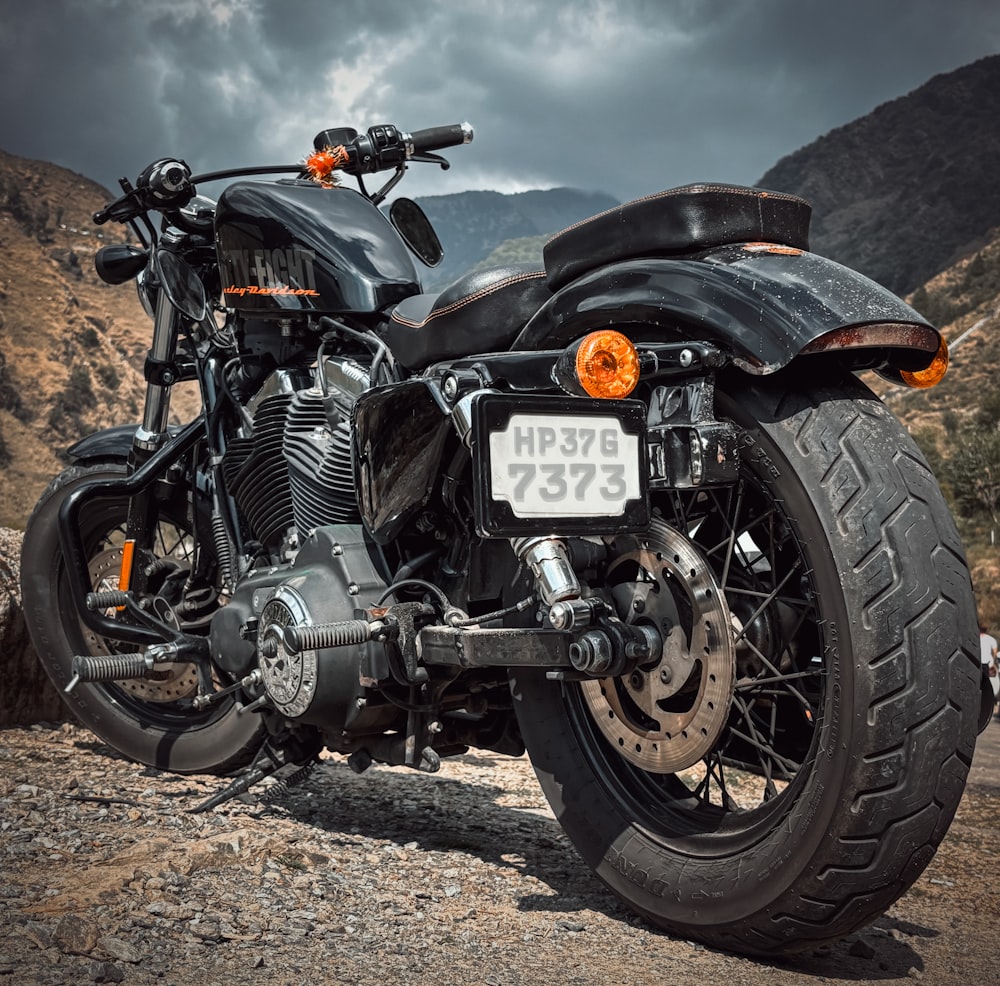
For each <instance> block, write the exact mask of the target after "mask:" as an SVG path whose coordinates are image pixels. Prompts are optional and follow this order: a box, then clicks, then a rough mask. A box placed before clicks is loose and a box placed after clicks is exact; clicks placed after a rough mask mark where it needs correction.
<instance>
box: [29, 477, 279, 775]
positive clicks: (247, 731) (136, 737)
mask: <svg viewBox="0 0 1000 986" xmlns="http://www.w3.org/2000/svg"><path fill="white" fill-rule="evenodd" d="M124 474H125V467H124V466H123V465H121V464H119V463H107V464H98V465H90V466H74V467H72V468H70V469H67V470H66V471H65V472H63V473H62V474H61V475H60V476H58V477H57V478H56V479H55V480H53V481H52V483H51V484H50V486H49V488H48V489H47V490H46V491H45V493H44V494H43V496H42V498H41V500H40V501H39V503H38V505H37V506H36V507H35V510H34V512H33V513H32V516H31V519H30V520H29V521H28V525H27V529H26V531H25V535H24V546H23V549H22V558H21V581H22V596H23V602H24V611H25V617H26V620H27V623H28V629H29V632H30V634H31V639H32V643H33V644H34V647H35V650H36V651H37V652H38V656H39V658H40V660H41V662H42V664H43V666H44V667H45V670H46V672H47V673H48V675H49V677H50V678H51V679H52V681H53V683H54V684H55V686H56V687H57V688H58V689H59V690H60V691H62V690H63V689H64V688H65V687H66V685H67V684H68V682H69V681H70V679H71V677H72V674H71V664H72V660H73V655H75V654H93V655H100V654H113V653H116V652H121V651H132V650H134V649H135V648H134V647H133V646H132V645H130V644H121V643H119V642H117V641H113V640H109V639H106V638H104V637H102V636H100V635H98V634H96V633H95V632H94V631H93V630H91V629H90V628H88V627H87V626H85V625H84V624H83V623H82V622H81V620H80V618H79V616H78V615H77V612H76V608H75V606H74V604H73V599H72V595H71V592H70V587H69V582H68V580H67V577H66V565H65V561H64V559H63V555H62V550H61V548H60V545H59V535H58V527H57V518H58V515H59V508H60V507H61V505H62V503H63V502H64V500H65V499H66V497H67V496H68V495H69V493H71V492H72V491H73V490H74V489H76V488H77V487H78V486H80V485H81V484H82V483H84V482H87V481H90V480H93V479H112V478H118V477H121V476H123V475H124ZM127 510H128V501H127V500H126V499H122V500H113V499H108V500H100V501H94V502H92V503H91V504H89V505H88V506H87V507H86V508H85V509H84V511H83V515H82V519H81V531H80V533H81V537H82V540H83V544H84V547H85V549H86V552H87V558H88V568H89V573H90V580H91V585H92V587H93V588H94V590H95V591H104V590H107V589H116V588H117V586H118V573H119V570H120V567H121V558H122V544H123V542H124V538H125V518H126V514H127ZM189 514H190V511H189V509H188V505H187V504H186V503H185V502H174V501H168V502H165V503H162V504H161V505H160V507H159V516H158V519H157V523H156V528H155V532H154V536H153V544H152V551H153V554H154V555H155V558H156V561H155V562H154V563H153V565H152V566H151V568H152V569H153V570H154V572H153V574H152V576H151V581H152V583H153V585H152V587H153V588H155V589H156V590H157V591H158V592H159V593H160V594H161V595H163V596H164V597H165V598H167V599H169V600H171V601H172V602H174V603H180V602H181V598H182V596H183V595H184V592H185V589H187V590H188V591H190V585H189V584H188V582H189V580H188V576H189V575H190V573H191V571H192V569H193V567H194V566H195V561H196V537H195V534H194V530H193V527H194V525H193V524H192V522H191V520H190V516H189ZM201 595H202V598H201V599H200V603H201V605H195V606H193V607H187V608H186V609H185V608H184V607H179V610H180V611H181V612H184V613H185V616H184V617H182V626H183V628H184V629H185V630H189V631H195V632H197V631H198V630H199V629H202V630H204V629H207V620H208V618H209V616H210V614H211V610H212V608H213V602H212V600H211V599H208V598H205V597H206V589H205V587H202V594H201ZM208 595H210V593H208ZM196 602H199V600H198V599H196ZM219 684H225V682H221V681H220V682H219ZM197 690H198V674H197V669H196V667H195V665H194V664H163V665H161V666H160V667H158V668H156V669H155V670H154V672H153V674H152V675H151V677H149V678H143V679H132V680H123V681H116V682H107V683H94V684H78V685H77V686H76V687H75V688H74V689H73V691H72V692H71V693H70V694H69V695H65V694H64V696H63V697H64V700H65V701H66V703H67V705H68V706H69V708H70V709H71V710H72V711H73V713H74V714H75V715H76V716H77V717H78V718H79V719H80V721H81V722H82V723H83V724H84V725H86V726H87V727H89V728H90V729H91V730H93V731H94V732H95V733H96V734H97V735H98V736H100V737H101V738H102V739H103V740H105V741H106V742H107V743H109V744H110V745H111V746H113V747H114V748H115V749H116V750H118V751H120V752H121V753H123V754H125V755H126V756H127V757H129V758H131V759H133V760H138V761H139V762H140V763H145V764H149V765H151V766H154V767H159V768H161V769H163V770H171V771H175V772H178V773H229V772H232V771H234V770H236V769H238V768H240V767H242V766H245V765H246V764H247V763H249V762H250V760H251V759H252V758H253V755H254V753H255V752H256V751H257V749H258V748H259V747H260V744H261V742H262V740H263V724H262V722H261V720H260V717H259V716H255V715H246V716H240V715H239V714H238V708H237V706H236V704H235V702H234V701H233V700H232V699H231V698H230V699H224V700H222V701H221V702H219V703H218V704H217V705H216V706H214V707H212V708H211V709H209V710H206V711H202V712H197V711H195V709H194V707H193V705H192V701H191V700H192V699H193V698H194V696H195V695H196V694H197Z"/></svg>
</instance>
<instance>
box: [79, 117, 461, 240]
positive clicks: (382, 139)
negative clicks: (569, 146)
mask: <svg viewBox="0 0 1000 986" xmlns="http://www.w3.org/2000/svg"><path fill="white" fill-rule="evenodd" d="M472 138H473V130H472V127H471V126H470V125H469V124H468V123H453V124H449V125H447V126H443V127H428V128H427V129H425V130H415V131H414V132H413V133H405V132H403V131H401V130H399V129H398V128H397V127H395V126H393V125H392V124H382V125H379V126H375V127H369V128H368V130H367V132H366V133H363V134H359V133H358V132H357V131H356V130H353V129H351V128H349V127H341V128H337V129H331V130H323V131H321V132H320V133H318V134H317V135H316V137H315V139H314V140H313V147H314V148H315V149H316V152H317V153H324V152H327V151H335V152H337V153H336V154H335V155H334V157H333V163H332V165H331V169H332V170H336V171H344V172H346V173H347V174H350V175H354V176H356V177H358V178H359V179H360V176H361V175H366V174H374V173H375V172H377V171H388V170H391V169H393V168H395V169H402V168H403V166H404V165H405V164H406V162H407V161H408V160H413V161H428V162H434V163H437V164H440V165H441V166H442V167H447V166H448V162H447V161H445V160H444V158H441V157H438V156H437V155H436V154H434V152H435V151H440V150H443V149H444V148H446V147H457V146H459V145H461V144H468V143H470V142H471V141H472ZM278 172H296V173H299V174H301V175H303V177H305V176H306V175H307V174H309V169H306V170H304V169H303V166H302V165H301V164H296V165H277V166H275V167H255V168H242V169H234V170H231V171H217V172H211V173H207V174H203V175H194V176H192V174H191V169H190V168H189V167H188V166H187V164H186V163H185V162H184V161H180V160H175V159H173V158H162V159H161V160H159V161H154V162H153V163H152V164H151V165H149V166H148V167H147V168H145V169H144V170H143V172H142V174H141V175H139V177H138V178H137V179H136V184H135V186H133V185H132V184H131V182H129V181H128V180H127V179H125V178H123V179H122V180H121V186H122V189H123V191H124V192H125V194H124V195H123V196H122V197H121V198H118V199H116V200H115V201H114V202H112V203H110V204H109V205H106V206H105V207H104V208H103V209H101V210H99V211H98V212H95V213H94V222H95V223H96V224H97V225H98V226H102V225H104V223H107V222H111V221H114V222H119V223H127V222H131V221H132V220H134V219H136V218H137V217H138V216H140V215H142V214H143V213H145V212H148V211H149V210H151V209H152V210H156V211H158V212H173V211H176V210H178V209H181V208H182V207H183V206H185V205H187V203H188V202H190V201H191V199H192V198H194V195H195V186H196V185H197V184H198V183H199V182H204V181H213V180H215V179H218V178H235V177H238V176H241V175H251V174H276V173H278ZM314 177H320V176H319V175H315V174H314Z"/></svg>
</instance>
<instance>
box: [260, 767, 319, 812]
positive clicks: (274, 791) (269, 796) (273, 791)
mask: <svg viewBox="0 0 1000 986" xmlns="http://www.w3.org/2000/svg"><path fill="white" fill-rule="evenodd" d="M318 766H319V763H318V762H317V761H315V760H310V761H309V763H306V764H303V765H302V766H301V767H299V769H298V770H296V771H294V772H293V773H291V774H289V775H288V776H287V777H283V778H281V780H279V781H278V783H277V784H272V785H271V787H269V788H267V789H266V790H265V791H263V792H261V795H260V801H261V803H262V804H270V803H271V802H272V801H277V800H278V799H279V798H280V797H281V796H282V795H284V794H285V793H287V791H288V790H289V788H293V787H298V786H299V785H300V784H302V783H303V782H305V781H306V780H308V779H309V777H310V776H311V775H312V773H313V771H315V770H316V768H317V767H318Z"/></svg>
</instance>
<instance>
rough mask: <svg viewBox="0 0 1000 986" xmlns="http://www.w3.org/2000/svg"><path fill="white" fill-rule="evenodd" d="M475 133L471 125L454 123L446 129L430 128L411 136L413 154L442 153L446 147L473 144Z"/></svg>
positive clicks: (416, 131)
mask: <svg viewBox="0 0 1000 986" xmlns="http://www.w3.org/2000/svg"><path fill="white" fill-rule="evenodd" d="M472 137H473V131H472V125H471V124H469V123H452V124H450V125H449V126H446V127H428V128H427V129H426V130H415V131H414V132H413V133H411V134H410V144H411V146H412V147H413V151H412V152H411V153H412V154H423V153H425V152H427V151H440V150H442V149H443V148H445V147H457V146H458V145H459V144H469V143H471V142H472Z"/></svg>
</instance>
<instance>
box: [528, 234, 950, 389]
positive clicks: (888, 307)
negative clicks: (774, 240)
mask: <svg viewBox="0 0 1000 986" xmlns="http://www.w3.org/2000/svg"><path fill="white" fill-rule="evenodd" d="M887 324H888V325H892V326H910V327H912V328H913V329H914V330H916V331H913V332H910V333H908V334H907V333H905V332H904V333H896V334H895V336H894V337H893V340H892V341H891V342H889V343H887V342H886V341H885V339H886V334H885V333H884V331H881V332H880V331H879V330H882V329H884V327H885V326H886V325H887ZM608 326H614V327H616V328H625V327H628V328H627V329H626V331H627V334H628V335H630V336H631V337H632V338H633V339H634V340H635V341H636V342H640V341H646V342H649V341H659V340H664V339H669V340H674V339H676V340H677V341H684V340H704V341H708V342H712V343H714V344H716V345H719V346H721V347H723V348H724V349H726V350H727V351H730V352H731V353H732V355H733V359H734V362H735V363H736V365H737V366H739V367H741V368H742V369H744V370H746V371H748V372H750V373H755V374H768V373H774V372H776V371H777V370H780V369H781V368H782V367H784V366H787V365H788V363H790V362H791V361H792V360H793V359H794V358H795V357H796V356H798V355H799V354H800V353H801V352H802V351H803V350H804V349H806V347H807V346H809V344H810V343H814V342H816V341H817V340H819V339H820V337H822V336H824V335H826V334H827V333H830V332H832V331H834V330H837V329H845V328H853V329H856V330H857V331H856V332H853V333H852V340H851V343H850V344H851V346H852V347H853V348H865V346H866V345H867V346H870V347H879V348H882V347H886V346H887V345H888V346H890V347H892V348H894V349H896V350H897V351H900V352H901V351H903V350H906V349H910V350H919V351H920V352H923V353H925V354H926V359H923V358H921V365H926V364H927V363H929V362H930V359H931V357H932V356H933V354H934V353H935V352H936V351H937V346H938V344H939V342H940V336H939V335H938V333H937V330H936V329H934V327H933V326H931V325H930V324H929V323H928V322H927V321H926V320H925V319H924V318H922V317H921V316H920V315H919V314H918V313H917V312H915V311H914V310H913V309H912V308H911V307H910V306H909V305H907V304H906V303H905V302H903V301H902V300H901V299H899V298H897V297H896V296H895V295H894V294H892V293H891V292H889V291H887V290H886V289H885V288H883V287H882V286H881V285H879V284H876V283H875V282H874V281H872V280H870V279H869V278H867V277H865V276H864V275H862V274H859V273H858V272H857V271H854V270H851V269H850V268H849V267H844V266H843V265H841V264H838V263H836V262H835V261H833V260H829V259H827V258H826V257H821V256H819V255H818V254H814V253H809V252H807V251H803V250H793V249H791V248H789V247H781V246H776V245H774V244H765V243H759V244H758V243H754V244H742V245H736V246H725V247H719V248H716V249H713V250H709V251H706V252H704V253H700V254H698V255H697V256H694V257H690V256H689V257H685V258H681V259H669V258H662V257H661V258H644V259H640V260H629V261H624V262H622V263H616V264H610V265H608V266H606V267H601V268H599V269H597V270H595V271H592V272H590V273H589V274H586V275H585V276H583V277H580V278H578V279H577V280H575V281H573V282H572V283H571V284H569V285H567V286H566V287H565V288H563V289H562V290H561V291H558V292H557V293H556V294H554V295H553V296H552V298H551V299H550V300H549V301H548V302H546V304H545V305H544V306H543V307H542V308H541V309H540V310H539V312H538V313H537V314H536V315H535V316H534V317H533V318H532V319H531V320H530V321H529V322H528V324H527V325H526V326H525V327H524V329H523V330H522V331H521V333H520V335H519V336H518V338H517V340H516V341H515V343H514V345H513V346H512V349H514V350H519V349H527V350H531V349H540V348H546V349H552V348H556V347H558V346H564V345H567V344H568V343H570V342H571V341H573V340H574V339H577V338H579V337H580V335H582V334H583V333H585V332H588V331H590V330H592V329H596V328H604V327H608ZM907 336H908V341H907V342H902V341H901V338H900V337H907Z"/></svg>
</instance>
